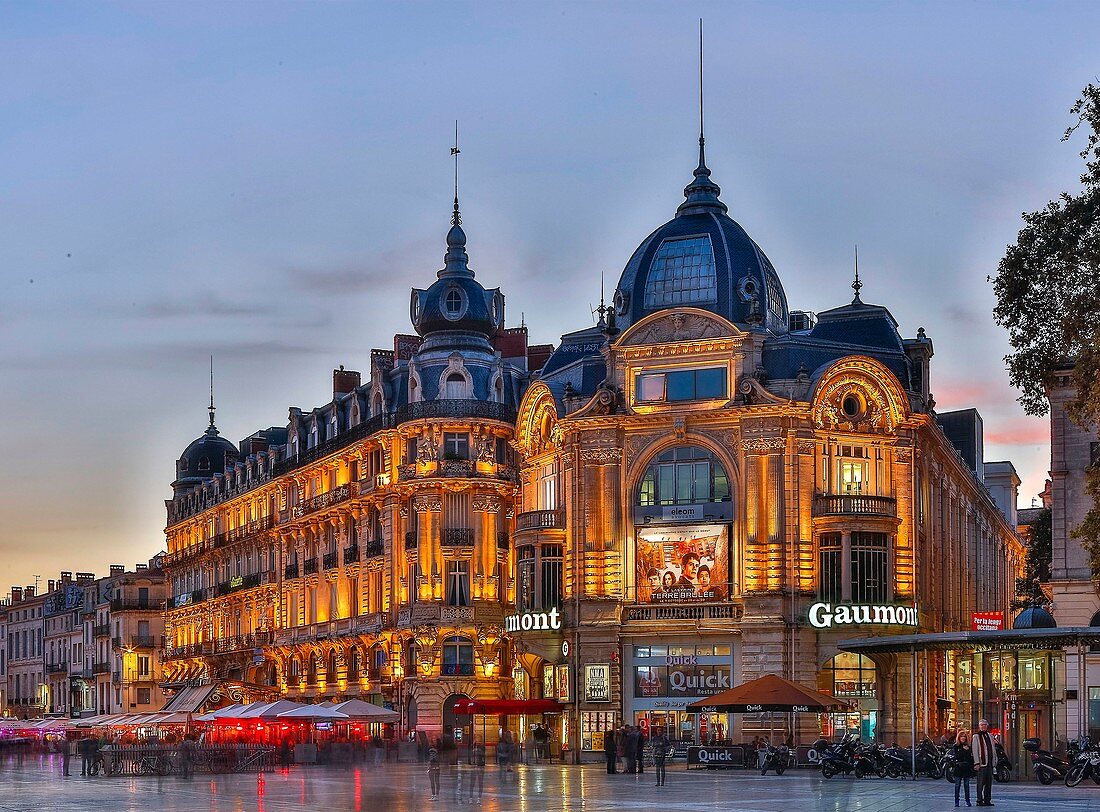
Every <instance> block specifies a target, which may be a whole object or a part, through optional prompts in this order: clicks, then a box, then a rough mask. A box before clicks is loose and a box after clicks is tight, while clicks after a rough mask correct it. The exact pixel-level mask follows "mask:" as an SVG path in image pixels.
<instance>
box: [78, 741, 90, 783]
mask: <svg viewBox="0 0 1100 812" xmlns="http://www.w3.org/2000/svg"><path fill="white" fill-rule="evenodd" d="M79 744H80V746H79V750H80V774H81V775H91V774H92V746H93V745H92V739H91V738H90V737H89V738H81V739H80V742H79Z"/></svg>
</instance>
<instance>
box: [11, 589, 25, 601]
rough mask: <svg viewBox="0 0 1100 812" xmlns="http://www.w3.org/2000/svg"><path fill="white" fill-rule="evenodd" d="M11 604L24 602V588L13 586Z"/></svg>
mask: <svg viewBox="0 0 1100 812" xmlns="http://www.w3.org/2000/svg"><path fill="white" fill-rule="evenodd" d="M11 602H12V603H22V602H23V587H21V586H13V587H12V588H11Z"/></svg>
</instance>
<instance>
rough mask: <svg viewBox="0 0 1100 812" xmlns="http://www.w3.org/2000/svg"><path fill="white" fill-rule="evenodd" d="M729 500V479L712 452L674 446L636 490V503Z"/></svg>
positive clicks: (657, 460)
mask: <svg viewBox="0 0 1100 812" xmlns="http://www.w3.org/2000/svg"><path fill="white" fill-rule="evenodd" d="M729 500H730V484H729V477H728V476H727V475H726V469H725V468H723V467H722V463H720V462H719V461H718V458H717V457H715V456H714V454H712V453H711V452H709V451H707V450H706V449H704V448H699V447H698V446H677V447H676V448H670V449H669V450H668V451H665V452H664V453H662V454H661V455H660V456H658V457H657V459H656V460H654V461H653V463H651V464H650V466H649V468H647V469H646V472H645V475H644V476H643V477H642V482H641V484H640V485H639V487H638V504H639V505H641V506H643V507H649V506H654V505H690V504H698V503H706V502H728V501H729Z"/></svg>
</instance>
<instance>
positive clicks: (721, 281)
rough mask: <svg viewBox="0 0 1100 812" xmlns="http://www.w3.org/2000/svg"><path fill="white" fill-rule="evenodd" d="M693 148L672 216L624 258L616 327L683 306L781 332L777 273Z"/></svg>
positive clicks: (783, 316)
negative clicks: (694, 160)
mask: <svg viewBox="0 0 1100 812" xmlns="http://www.w3.org/2000/svg"><path fill="white" fill-rule="evenodd" d="M720 192H721V190H720V189H719V187H718V184H716V183H714V181H713V180H711V177H710V170H709V169H707V166H706V162H705V160H704V157H703V151H702V145H701V144H700V150H699V166H698V167H697V168H696V170H695V179H694V180H693V181H692V182H691V183H690V184H688V186H687V188H685V189H684V197H685V200H684V202H683V203H681V204H680V207H679V208H678V209H677V210H676V216H675V217H674V218H673V219H672V220H670V221H668V222H667V223H665V224H664V225H663V226H661V227H660V228H658V229H657V230H656V231H654V232H653V233H652V234H650V235H649V236H648V237H647V238H646V239H645V241H644V242H643V243H642V244H641V245H640V246H638V250H636V251H635V252H634V255H633V256H632V257H631V258H630V261H629V262H627V264H626V268H625V269H624V270H623V275H622V277H621V278H620V279H619V284H618V287H617V288H616V290H615V308H616V314H617V316H618V317H619V326H620V327H621V328H624V329H625V328H626V327H629V326H630V325H631V324H634V323H635V322H637V321H639V320H641V319H642V318H644V317H645V316H648V315H649V314H650V313H655V312H657V311H659V310H664V309H666V308H669V307H678V306H682V305H687V306H690V307H699V308H702V309H704V310H710V311H711V312H713V313H717V314H718V315H720V316H723V317H725V318H727V319H729V320H730V321H732V322H734V323H737V324H742V325H748V326H755V325H762V326H763V327H765V328H766V329H768V330H769V331H770V332H772V333H785V332H786V331H787V296H786V294H785V293H784V292H783V285H782V283H780V281H779V275H778V274H776V272H775V268H773V267H772V264H771V262H770V261H769V260H768V258H767V256H765V254H764V252H763V251H762V250H761V249H760V246H759V245H757V244H756V243H755V242H754V241H753V240H752V238H751V237H749V235H748V234H747V233H746V232H745V229H743V228H741V226H740V225H738V224H737V223H736V222H735V221H734V220H732V219H731V218H730V217H729V215H728V214H726V205H725V204H724V203H723V202H722V201H721V200H719V199H718V195H719V193H720Z"/></svg>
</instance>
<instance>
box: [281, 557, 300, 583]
mask: <svg viewBox="0 0 1100 812" xmlns="http://www.w3.org/2000/svg"><path fill="white" fill-rule="evenodd" d="M297 577H298V562H297V561H295V562H294V563H293V564H287V565H286V566H285V567H284V568H283V578H286V579H290V578H297Z"/></svg>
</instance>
